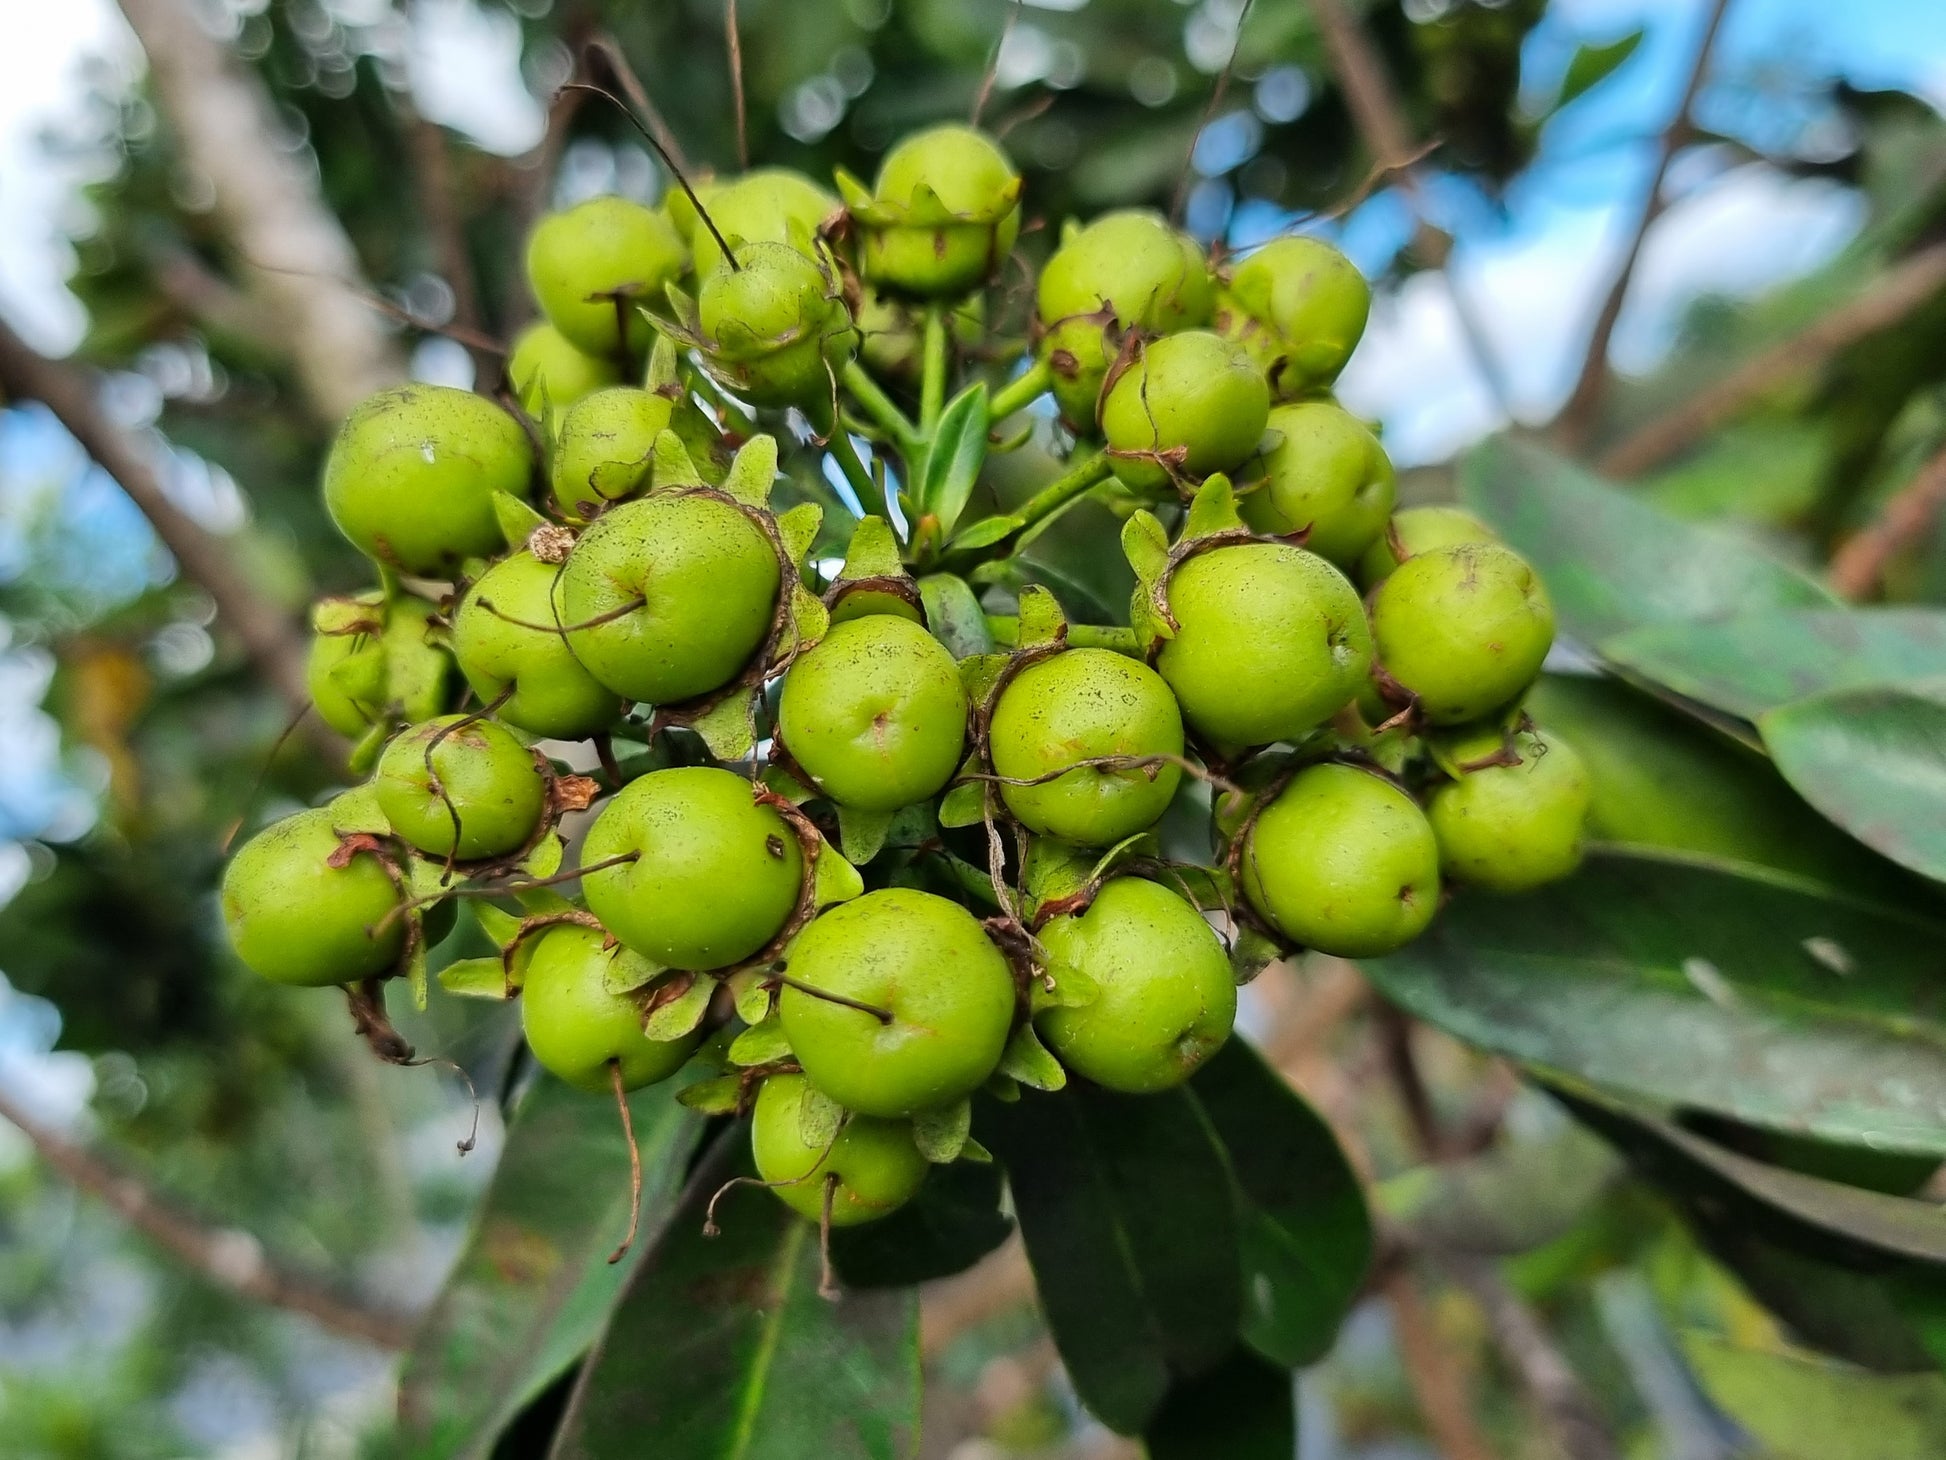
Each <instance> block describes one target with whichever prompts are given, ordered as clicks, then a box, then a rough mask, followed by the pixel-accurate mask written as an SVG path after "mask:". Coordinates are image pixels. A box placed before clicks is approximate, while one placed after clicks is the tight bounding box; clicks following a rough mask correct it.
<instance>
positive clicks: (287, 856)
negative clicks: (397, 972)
mask: <svg viewBox="0 0 1946 1460" xmlns="http://www.w3.org/2000/svg"><path fill="white" fill-rule="evenodd" d="M338 850H339V840H338V833H337V831H336V830H335V829H334V828H333V825H332V813H331V811H330V809H329V808H328V807H318V808H316V809H314V810H310V811H300V812H298V813H297V814H296V815H294V816H287V817H285V818H284V819H283V820H282V821H279V822H275V823H273V824H272V825H270V826H267V827H265V828H264V829H263V830H262V831H260V832H258V833H257V834H256V835H255V836H253V837H251V838H250V840H249V841H247V842H245V843H244V844H243V846H242V848H241V849H239V850H238V852H237V854H236V856H234V857H232V858H231V859H230V865H229V866H228V867H226V868H225V869H224V871H223V895H222V902H223V926H224V929H225V931H226V932H227V933H228V934H229V938H230V946H231V947H233V948H234V949H236V954H237V957H239V958H241V959H242V960H243V961H244V962H245V963H246V964H248V965H249V966H250V968H251V969H252V970H253V971H254V972H256V973H258V974H261V975H262V976H263V977H265V978H267V979H269V980H270V981H271V982H272V983H287V984H299V985H303V986H306V987H322V986H325V985H329V984H340V983H355V982H357V981H358V980H359V979H361V978H372V977H375V976H376V975H378V974H381V973H385V972H386V971H388V970H389V969H390V968H391V967H392V966H393V965H394V964H396V963H397V962H398V960H399V954H400V953H401V952H402V951H403V950H404V948H405V919H404V918H403V917H401V916H399V915H398V914H399V905H400V903H401V902H402V901H403V897H402V894H401V893H400V892H399V889H398V886H397V884H396V883H394V882H393V881H392V878H391V876H390V875H389V874H388V873H387V872H386V870H385V868H384V867H383V866H381V865H380V863H379V860H378V858H377V856H375V855H374V854H373V853H371V852H359V853H358V854H357V855H356V856H354V857H352V858H351V860H350V861H348V862H347V863H346V864H345V865H344V866H342V867H333V866H331V865H330V860H329V859H330V858H331V857H333V856H334V855H336V854H337V852H338Z"/></svg>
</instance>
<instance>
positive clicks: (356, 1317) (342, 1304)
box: [0, 1090, 414, 1350]
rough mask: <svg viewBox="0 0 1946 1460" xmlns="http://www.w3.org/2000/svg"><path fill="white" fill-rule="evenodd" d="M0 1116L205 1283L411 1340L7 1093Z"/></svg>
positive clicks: (370, 1335)
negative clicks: (76, 1140) (194, 1212)
mask: <svg viewBox="0 0 1946 1460" xmlns="http://www.w3.org/2000/svg"><path fill="white" fill-rule="evenodd" d="M0 1119H4V1120H6V1121H8V1122H9V1123H10V1124H12V1125H14V1126H16V1127H18V1128H19V1130H20V1132H21V1134H22V1135H24V1136H26V1137H27V1139H28V1141H29V1142H30V1143H32V1145H33V1147H34V1150H35V1152H36V1153H37V1154H38V1155H39V1156H40V1158H41V1159H42V1160H43V1161H45V1162H46V1163H47V1164H48V1165H49V1166H51V1167H53V1168H54V1169H55V1170H56V1171H58V1172H59V1173H60V1174H61V1175H62V1176H64V1177H65V1178H67V1180H69V1181H71V1182H73V1183H74V1185H75V1186H77V1187H79V1188H80V1189H81V1190H83V1191H85V1192H87V1193H88V1194H89V1195H91V1196H94V1197H97V1198H99V1199H100V1200H102V1201H103V1202H106V1203H107V1204H108V1205H109V1206H110V1207H113V1208H114V1210H115V1212H116V1213H117V1215H119V1216H120V1217H121V1218H122V1220H123V1221H125V1222H127V1223H128V1224H129V1225H130V1226H131V1227H133V1228H135V1229H136V1231H138V1232H140V1233H141V1234H142V1235H143V1236H145V1237H147V1238H148V1239H149V1240H150V1241H151V1242H154V1243H155V1244H156V1246H158V1247H160V1248H162V1249H163V1251H165V1252H167V1253H168V1254H169V1255H170V1256H171V1257H174V1258H175V1259H176V1260H177V1261H179V1262H181V1263H182V1264H183V1265H184V1266H186V1267H189V1268H191V1269H192V1270H194V1271H195V1272H196V1273H197V1274H198V1275H199V1276H201V1277H202V1278H203V1279H204V1280H206V1281H207V1282H210V1283H212V1284H214V1285H215V1286H217V1287H219V1288H222V1289H224V1290H225V1291H227V1292H231V1293H235V1294H236V1295H237V1296H238V1297H242V1298H248V1299H250V1300H252V1301H253V1302H258V1303H263V1304H266V1305H268V1306H270V1307H273V1308H282V1309H285V1310H286V1311H288V1312H292V1313H302V1314H303V1315H304V1316H305V1317H307V1318H309V1319H311V1320H312V1321H313V1322H315V1323H316V1324H317V1325H318V1326H319V1327H320V1328H324V1329H327V1330H328V1331H330V1332H332V1333H335V1334H338V1335H340V1336H341V1337H344V1338H350V1339H355V1340H357V1341H358V1342H360V1343H368V1344H372V1345H374V1346H376V1347H378V1348H383V1349H395V1350H396V1349H402V1348H404V1347H405V1346H406V1344H407V1342H409V1341H410V1339H411V1336H412V1328H413V1321H414V1320H413V1318H412V1316H411V1315H410V1314H406V1313H398V1312H393V1311H391V1310H389V1309H385V1308H375V1307H369V1306H367V1305H365V1304H362V1303H359V1302H357V1301H355V1300H353V1299H350V1298H347V1297H345V1296H343V1295H342V1294H340V1293H338V1292H336V1291H335V1290H333V1289H331V1288H329V1287H327V1286H326V1285H324V1284H322V1283H320V1282H317V1281H316V1280H314V1279H312V1278H309V1277H305V1276H301V1275H299V1274H297V1273H293V1272H290V1271H287V1270H286V1269H284V1268H281V1267H279V1266H277V1265H276V1264H275V1263H273V1262H272V1261H271V1260H270V1259H269V1258H268V1257H266V1256H265V1255H264V1250H263V1244H262V1243H260V1242H258V1240H257V1239H256V1238H255V1237H253V1236H251V1235H250V1234H249V1233H248V1232H245V1231H241V1230H240V1229H238V1228H235V1227H218V1226H213V1225H211V1224H210V1223H208V1222H205V1221H203V1220H202V1219H200V1218H198V1217H195V1216H192V1215H191V1214H189V1213H188V1212H186V1211H184V1210H182V1209H181V1208H180V1207H178V1206H176V1205H175V1204H174V1203H172V1202H170V1201H168V1200H167V1199H165V1198H164V1197H162V1196H161V1195H159V1194H158V1193H157V1192H155V1191H154V1190H152V1189H151V1188H150V1187H149V1186H148V1185H147V1184H146V1183H144V1182H143V1181H142V1179H141V1178H140V1177H138V1176H136V1175H134V1174H133V1173H131V1172H129V1171H126V1170H123V1169H122V1168H121V1167H120V1166H119V1165H117V1164H116V1163H114V1162H111V1161H109V1160H108V1159H107V1158H106V1157H103V1156H100V1155H98V1154H96V1153H95V1152H92V1151H89V1150H87V1149H85V1148H84V1147H82V1146H79V1145H76V1144H75V1143H74V1142H72V1141H69V1140H67V1139H66V1138H64V1137H62V1136H60V1135H57V1134H56V1133H55V1132H54V1131H52V1130H50V1129H49V1128H48V1127H46V1126H44V1125H42V1124H41V1123H40V1122H39V1121H37V1120H35V1119H34V1118H33V1117H32V1116H30V1115H29V1114H28V1113H27V1112H26V1110H25V1109H24V1108H23V1107H22V1106H21V1105H20V1104H19V1103H18V1102H17V1101H15V1100H14V1099H13V1098H12V1097H11V1096H9V1095H8V1094H7V1093H6V1092H5V1091H4V1090H0Z"/></svg>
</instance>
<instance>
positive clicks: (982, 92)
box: [967, 0, 1025, 127]
mask: <svg viewBox="0 0 1946 1460" xmlns="http://www.w3.org/2000/svg"><path fill="white" fill-rule="evenodd" d="M1024 3H1025V0H1014V3H1013V4H1012V5H1009V6H1008V7H1007V19H1006V23H1005V24H1003V25H1002V26H1001V27H1000V34H999V35H998V36H996V37H995V38H994V41H993V54H992V55H990V56H988V57H987V66H986V71H985V72H984V73H983V74H982V75H981V77H980V89H979V90H978V91H976V92H974V93H973V111H972V113H971V115H969V116H968V117H967V121H968V123H969V124H971V125H972V126H975V127H977V126H979V125H980V113H981V112H983V111H985V110H986V109H987V101H988V100H989V99H990V98H991V97H992V95H993V83H994V82H995V81H997V80H999V78H1000V53H1001V52H1002V51H1004V50H1006V49H1007V38H1008V37H1009V36H1011V35H1012V34H1013V33H1014V22H1015V21H1017V20H1019V19H1020V8H1021V6H1022V4H1024Z"/></svg>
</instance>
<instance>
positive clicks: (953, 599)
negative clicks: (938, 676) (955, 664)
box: [919, 573, 993, 659]
mask: <svg viewBox="0 0 1946 1460" xmlns="http://www.w3.org/2000/svg"><path fill="white" fill-rule="evenodd" d="M919 598H920V601H921V602H922V603H924V604H925V607H926V627H927V628H928V629H930V630H932V636H933V637H934V638H935V639H937V640H939V642H940V643H942V644H944V645H945V646H946V647H947V648H948V649H949V650H951V651H952V655H953V657H954V658H955V659H965V658H968V657H970V656H971V655H974V654H991V653H992V652H993V635H992V634H991V633H990V632H989V631H988V629H987V616H986V611H985V610H984V609H982V608H981V607H980V600H979V599H978V598H976V597H974V595H973V589H972V588H971V587H970V586H969V585H968V584H967V581H966V580H965V579H964V578H959V577H955V576H954V575H953V574H951V573H929V574H927V575H926V576H925V577H923V578H921V579H920V580H919Z"/></svg>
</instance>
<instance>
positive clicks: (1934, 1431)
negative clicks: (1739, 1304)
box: [1682, 1333, 1946, 1460]
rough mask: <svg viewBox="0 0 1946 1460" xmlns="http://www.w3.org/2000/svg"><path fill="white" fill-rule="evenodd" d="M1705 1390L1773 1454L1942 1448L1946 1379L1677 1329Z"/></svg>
mask: <svg viewBox="0 0 1946 1460" xmlns="http://www.w3.org/2000/svg"><path fill="white" fill-rule="evenodd" d="M1682 1349H1683V1356H1684V1357H1685V1358H1686V1359H1688V1361H1689V1365H1690V1368H1691V1369H1693V1370H1694V1371H1695V1374H1696V1377H1697V1379H1698V1380H1699V1381H1700V1382H1701V1384H1702V1387H1703V1390H1704V1392H1705V1393H1707V1394H1708V1395H1709V1397H1710V1398H1711V1399H1712V1400H1713V1401H1714V1402H1715V1403H1716V1404H1717V1405H1718V1406H1720V1407H1721V1408H1722V1409H1723V1410H1724V1412H1725V1413H1727V1414H1728V1415H1729V1416H1730V1417H1731V1418H1732V1419H1734V1420H1735V1421H1736V1422H1737V1424H1738V1425H1740V1426H1741V1427H1742V1428H1743V1429H1744V1430H1746V1431H1748V1432H1749V1434H1750V1435H1751V1437H1752V1438H1753V1439H1755V1440H1756V1441H1757V1443H1758V1444H1759V1445H1760V1446H1761V1447H1762V1451H1761V1453H1762V1454H1764V1455H1766V1456H1771V1457H1775V1460H1913V1457H1915V1456H1920V1455H1939V1454H1943V1453H1946V1379H1942V1378H1940V1376H1939V1375H1937V1374H1927V1375H1908V1376H1899V1377H1888V1376H1885V1375H1881V1374H1872V1373H1868V1372H1866V1371H1864V1370H1861V1369H1854V1368H1852V1367H1851V1366H1850V1365H1846V1364H1835V1363H1830V1362H1827V1361H1824V1360H1820V1359H1814V1358H1811V1357H1809V1356H1803V1355H1797V1354H1785V1353H1771V1352H1767V1351H1764V1350H1760V1349H1748V1348H1740V1347H1737V1346H1736V1345H1735V1344H1733V1343H1731V1342H1730V1341H1728V1340H1726V1339H1721V1338H1716V1337H1714V1336H1712V1335H1709V1334H1704V1333H1688V1334H1684V1335H1683V1336H1682Z"/></svg>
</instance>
